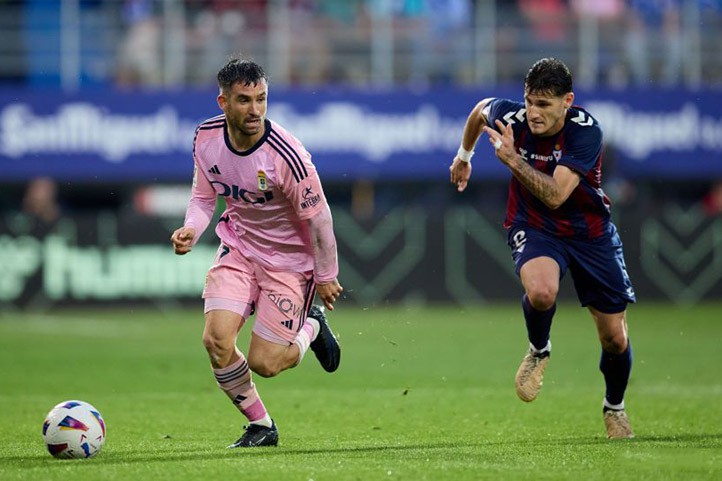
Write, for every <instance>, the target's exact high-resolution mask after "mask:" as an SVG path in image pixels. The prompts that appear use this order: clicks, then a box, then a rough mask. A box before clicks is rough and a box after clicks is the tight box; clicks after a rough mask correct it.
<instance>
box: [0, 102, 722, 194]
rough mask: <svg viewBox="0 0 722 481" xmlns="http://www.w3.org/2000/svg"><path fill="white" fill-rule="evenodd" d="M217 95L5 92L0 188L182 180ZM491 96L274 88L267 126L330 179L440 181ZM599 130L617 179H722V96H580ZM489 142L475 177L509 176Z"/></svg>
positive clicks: (0, 115) (0, 105) (482, 147)
mask: <svg viewBox="0 0 722 481" xmlns="http://www.w3.org/2000/svg"><path fill="white" fill-rule="evenodd" d="M215 96H216V92H215V91H214V90H182V91H169V92H128V91H115V90H93V91H88V92H81V93H78V94H74V95H67V94H63V93H62V92H61V91H55V90H31V89H24V90H2V91H0V182H13V181H24V180H27V179H29V178H32V177H36V176H41V175H42V176H50V177H53V178H55V179H57V180H73V181H78V182H85V181H90V182H118V181H140V182H187V181H188V179H190V177H191V174H192V170H193V167H192V158H191V151H192V139H193V132H194V129H195V127H196V125H197V124H198V123H199V122H200V121H202V120H204V119H206V118H209V117H212V116H215V115H217V114H218V113H219V112H220V111H219V108H218V106H217V105H216V102H215ZM489 96H499V97H502V96H503V97H509V98H513V99H521V91H520V89H509V88H506V89H500V90H495V91H493V92H492V91H481V90H478V91H472V90H459V89H453V88H452V89H437V90H431V91H427V92H424V93H414V92H409V91H400V90H392V91H382V92H372V91H363V92H361V91H334V90H324V89H321V90H317V91H313V90H280V89H274V88H272V89H271V91H270V96H269V112H268V116H269V118H271V119H273V120H276V121H277V122H279V123H280V124H282V125H283V126H284V127H286V128H287V129H289V130H290V131H291V132H292V133H294V134H295V135H296V136H297V137H299V138H300V139H301V141H303V142H304V144H305V145H306V147H307V148H308V150H309V151H310V152H311V154H312V155H313V158H314V162H315V163H316V165H317V167H318V170H319V172H320V173H321V175H322V176H323V178H324V179H325V180H338V181H343V180H354V179H358V178H364V179H379V180H384V179H391V180H394V179H403V180H429V179H439V178H445V176H446V175H447V173H448V165H449V163H450V161H451V159H452V158H453V155H454V153H455V152H456V149H457V147H458V145H459V141H460V138H461V131H462V127H463V125H464V122H465V120H466V116H467V115H468V112H469V111H470V109H471V108H472V107H473V105H474V104H475V103H476V102H478V101H479V100H480V99H482V98H485V97H489ZM575 103H577V104H579V105H581V106H583V107H585V108H586V109H587V110H589V111H590V112H591V113H592V114H593V115H594V116H595V117H597V119H598V120H599V121H600V123H601V124H602V128H603V129H604V133H605V140H606V144H607V147H608V149H609V150H608V154H609V155H613V156H614V158H615V162H614V169H615V174H617V175H622V176H625V177H628V178H633V179H644V178H647V179H650V178H651V179H679V180H681V179H710V178H722V93H720V92H717V91H711V90H705V91H686V90H644V91H593V92H585V91H577V99H576V102H575ZM487 147H488V146H487V145H486V143H479V145H478V147H477V155H476V157H475V158H474V160H475V162H474V170H475V174H474V175H475V178H477V179H479V178H491V179H505V178H507V177H508V175H509V174H508V172H507V171H506V170H505V168H504V167H503V166H502V165H501V164H500V163H499V162H498V161H497V160H496V159H495V158H494V156H493V153H492V151H491V149H490V148H487Z"/></svg>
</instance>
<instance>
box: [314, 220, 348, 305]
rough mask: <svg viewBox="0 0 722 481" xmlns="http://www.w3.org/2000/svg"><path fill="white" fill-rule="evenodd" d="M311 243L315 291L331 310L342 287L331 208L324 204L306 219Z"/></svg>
mask: <svg viewBox="0 0 722 481" xmlns="http://www.w3.org/2000/svg"><path fill="white" fill-rule="evenodd" d="M308 225H309V230H310V232H311V242H312V243H313V277H314V279H315V280H316V292H317V293H318V297H319V298H320V299H321V300H322V301H323V304H324V305H325V306H326V309H328V310H329V311H333V303H334V302H336V300H337V299H338V298H339V297H340V296H341V293H342V292H343V287H341V284H339V283H338V280H337V279H336V276H338V256H337V255H336V236H335V235H334V233H333V219H332V218H331V210H330V209H329V208H328V206H326V207H325V208H324V209H321V210H320V211H319V212H318V213H317V214H316V215H314V216H313V217H311V218H310V219H309V220H308Z"/></svg>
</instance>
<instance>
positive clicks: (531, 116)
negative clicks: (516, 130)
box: [524, 92, 574, 137]
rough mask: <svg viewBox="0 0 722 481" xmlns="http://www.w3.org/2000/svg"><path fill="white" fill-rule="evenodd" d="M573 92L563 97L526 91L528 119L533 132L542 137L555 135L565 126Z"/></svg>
mask: <svg viewBox="0 0 722 481" xmlns="http://www.w3.org/2000/svg"><path fill="white" fill-rule="evenodd" d="M573 98H574V95H573V94H571V93H570V94H567V95H562V96H561V97H558V96H555V95H550V94H546V93H530V92H525V94H524V103H525V104H526V121H527V124H529V129H530V130H531V132H532V134H534V135H539V136H542V137H545V136H549V135H554V134H556V133H557V132H559V131H560V130H561V129H562V127H563V126H564V119H565V117H566V114H567V109H568V108H569V107H570V106H571V102H572V99H573Z"/></svg>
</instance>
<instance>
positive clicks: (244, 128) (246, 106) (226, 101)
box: [219, 80, 268, 136]
mask: <svg viewBox="0 0 722 481" xmlns="http://www.w3.org/2000/svg"><path fill="white" fill-rule="evenodd" d="M221 97H223V100H220V97H219V101H220V102H221V107H222V109H223V112H224V113H225V114H226V120H227V121H228V125H229V126H230V127H231V128H232V129H234V130H236V131H240V132H241V133H242V134H243V135H248V136H253V135H256V134H258V133H261V132H262V131H263V123H264V120H265V119H266V110H267V108H268V104H267V98H268V85H267V84H266V81H265V80H261V81H260V82H258V83H257V84H255V85H253V84H251V85H244V84H243V83H242V82H236V83H234V84H233V86H232V87H231V90H230V92H228V94H227V95H226V94H225V93H222V94H221Z"/></svg>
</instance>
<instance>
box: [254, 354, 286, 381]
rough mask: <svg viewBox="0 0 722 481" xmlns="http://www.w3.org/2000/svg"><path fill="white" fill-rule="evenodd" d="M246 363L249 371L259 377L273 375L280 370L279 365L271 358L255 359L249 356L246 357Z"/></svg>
mask: <svg viewBox="0 0 722 481" xmlns="http://www.w3.org/2000/svg"><path fill="white" fill-rule="evenodd" d="M248 365H249V366H250V368H251V371H253V372H255V373H256V374H258V375H259V376H261V377H275V376H277V375H278V373H280V372H281V366H280V365H279V363H278V362H275V360H273V359H256V358H253V357H250V358H249V359H248Z"/></svg>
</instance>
